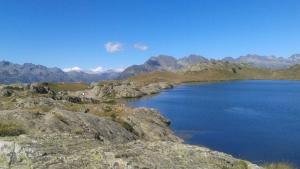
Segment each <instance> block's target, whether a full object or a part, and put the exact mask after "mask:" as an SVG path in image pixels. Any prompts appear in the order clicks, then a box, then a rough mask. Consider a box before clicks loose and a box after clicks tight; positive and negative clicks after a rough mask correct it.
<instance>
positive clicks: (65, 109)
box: [0, 80, 261, 169]
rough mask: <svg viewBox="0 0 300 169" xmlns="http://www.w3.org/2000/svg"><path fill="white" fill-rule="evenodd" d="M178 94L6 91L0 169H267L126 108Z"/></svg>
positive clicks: (157, 86) (106, 89)
mask: <svg viewBox="0 0 300 169" xmlns="http://www.w3.org/2000/svg"><path fill="white" fill-rule="evenodd" d="M171 87H173V85H172V84H170V83H167V82H157V83H140V82H134V81H127V80H126V81H105V82H100V83H94V84H91V85H89V86H87V87H86V89H84V90H76V91H72V90H59V89H56V90H53V88H51V85H50V84H47V83H43V84H18V85H8V86H1V87H0V101H1V102H0V124H1V125H0V135H1V137H0V168H1V169H2V168H3V169H6V168H15V169H21V168H41V169H42V168H55V169H56V168H87V169H90V168H103V169H146V168H148V169H152V168H158V169H167V168H172V169H173V168H190V169H196V168H199V169H200V168H203V169H204V168H205V169H225V168H226V169H231V168H232V169H259V168H261V167H259V166H257V165H255V164H252V163H250V162H247V161H244V160H240V159H236V158H234V157H232V156H230V155H227V154H224V153H221V152H217V151H212V150H210V149H207V148H204V147H200V146H191V145H187V144H183V142H182V140H181V139H180V138H179V137H177V136H175V135H174V134H173V132H172V131H171V130H170V129H169V127H168V126H169V124H170V122H169V121H168V120H167V119H165V118H164V117H163V116H161V115H160V113H159V112H157V111H156V110H154V109H149V108H130V107H128V106H126V105H125V104H122V103H120V102H118V99H121V98H135V97H142V96H145V95H150V94H154V93H159V92H160V91H161V90H162V89H166V88H171Z"/></svg>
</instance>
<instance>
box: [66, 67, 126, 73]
mask: <svg viewBox="0 0 300 169" xmlns="http://www.w3.org/2000/svg"><path fill="white" fill-rule="evenodd" d="M63 71H64V72H85V73H89V74H101V73H105V72H123V71H124V68H112V69H105V68H103V67H101V66H98V67H96V68H94V69H81V68H80V67H78V66H75V67H71V68H65V69H63Z"/></svg>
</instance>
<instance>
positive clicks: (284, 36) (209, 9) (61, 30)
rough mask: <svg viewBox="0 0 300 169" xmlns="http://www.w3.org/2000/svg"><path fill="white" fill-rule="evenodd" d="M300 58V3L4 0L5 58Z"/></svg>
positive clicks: (93, 65)
mask: <svg viewBox="0 0 300 169" xmlns="http://www.w3.org/2000/svg"><path fill="white" fill-rule="evenodd" d="M295 53H300V0H0V60H7V61H11V62H14V63H20V64H22V63H28V62H30V63H34V64H42V65H45V66H49V67H59V68H75V69H76V68H80V69H95V70H101V69H109V68H125V67H127V66H129V65H132V64H141V63H143V62H144V61H145V60H147V59H148V58H149V57H151V56H156V55H159V54H165V55H171V56H174V57H177V58H180V57H183V56H187V55H189V54H199V55H203V56H205V57H207V58H216V59H218V58H223V57H227V56H231V57H238V56H241V55H246V54H260V55H276V56H282V57H288V56H290V55H292V54H295Z"/></svg>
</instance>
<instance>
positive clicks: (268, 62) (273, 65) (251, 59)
mask: <svg viewBox="0 0 300 169" xmlns="http://www.w3.org/2000/svg"><path fill="white" fill-rule="evenodd" d="M223 61H229V62H232V63H245V64H249V65H251V66H254V67H258V68H269V69H284V68H288V67H290V66H293V65H295V64H300V54H294V55H292V56H290V57H288V58H283V57H276V56H260V55H250V54H249V55H246V56H240V57H238V58H236V59H234V58H231V57H226V58H224V59H223Z"/></svg>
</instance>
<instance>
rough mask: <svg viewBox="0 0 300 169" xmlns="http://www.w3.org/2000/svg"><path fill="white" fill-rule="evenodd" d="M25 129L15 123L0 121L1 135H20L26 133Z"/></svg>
mask: <svg viewBox="0 0 300 169" xmlns="http://www.w3.org/2000/svg"><path fill="white" fill-rule="evenodd" d="M24 133H25V130H24V129H23V128H22V127H21V126H20V125H17V124H15V123H0V137H5V136H18V135H21V134H24Z"/></svg>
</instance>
